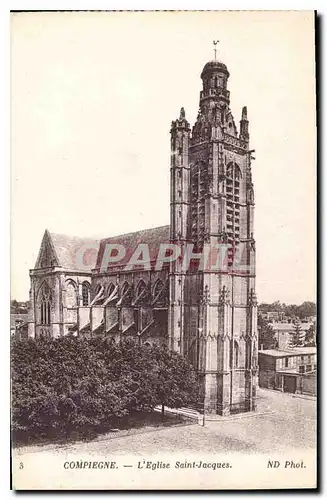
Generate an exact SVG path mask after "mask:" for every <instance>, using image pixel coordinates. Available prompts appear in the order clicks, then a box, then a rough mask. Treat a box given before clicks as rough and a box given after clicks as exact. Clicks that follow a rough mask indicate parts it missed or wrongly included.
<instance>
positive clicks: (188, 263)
mask: <svg viewBox="0 0 327 500" xmlns="http://www.w3.org/2000/svg"><path fill="white" fill-rule="evenodd" d="M249 249H250V241H245V242H240V243H238V244H237V245H233V244H227V243H216V244H206V243H205V244H203V245H202V246H201V247H200V248H199V247H198V246H197V245H196V244H194V243H184V242H183V243H181V242H179V243H160V244H159V245H158V247H156V249H155V252H153V249H152V248H151V247H150V246H149V245H148V244H147V243H142V242H140V243H138V244H137V246H136V247H135V248H130V247H125V246H124V245H122V244H121V243H106V244H105V247H104V248H103V253H100V252H99V254H98V261H97V264H96V269H98V270H99V272H101V273H105V272H107V271H108V269H113V268H119V269H120V270H121V271H133V270H146V271H151V270H153V271H161V270H162V269H163V268H167V267H169V268H170V270H171V271H178V272H183V273H187V272H195V271H205V272H220V271H222V272H230V271H234V272H237V273H244V274H248V273H249V272H251V271H253V270H254V261H253V262H252V261H251V253H250V252H249ZM95 250H97V247H96V245H88V244H85V245H83V246H82V247H80V248H79V249H78V251H77V252H76V265H77V267H78V268H79V269H81V270H85V271H90V270H91V269H92V268H93V267H94V264H93V265H92V264H91V262H90V261H91V260H92V259H90V252H94V251H95ZM93 255H94V254H93Z"/></svg>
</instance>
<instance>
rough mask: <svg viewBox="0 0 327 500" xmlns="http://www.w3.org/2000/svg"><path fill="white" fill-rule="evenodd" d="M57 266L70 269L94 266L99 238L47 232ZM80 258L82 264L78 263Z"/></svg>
mask: <svg viewBox="0 0 327 500" xmlns="http://www.w3.org/2000/svg"><path fill="white" fill-rule="evenodd" d="M49 235H50V238H51V242H52V244H53V247H54V250H55V253H56V256H57V258H58V262H59V266H62V267H63V268H65V269H71V270H84V271H86V270H87V269H85V268H84V266H86V267H87V268H88V269H89V270H91V269H93V268H94V267H95V263H96V260H97V254H98V249H99V243H100V241H99V240H95V239H92V238H80V237H77V236H67V235H65V234H57V233H52V232H51V233H49ZM81 259H83V260H82V263H83V266H81V265H80V262H81Z"/></svg>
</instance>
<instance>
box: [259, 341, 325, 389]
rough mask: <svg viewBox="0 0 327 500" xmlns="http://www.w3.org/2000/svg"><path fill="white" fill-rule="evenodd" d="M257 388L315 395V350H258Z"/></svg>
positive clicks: (299, 348) (297, 348)
mask: <svg viewBox="0 0 327 500" xmlns="http://www.w3.org/2000/svg"><path fill="white" fill-rule="evenodd" d="M258 354H259V359H258V361H259V386H260V387H265V388H267V389H275V390H278V391H283V392H290V393H300V394H312V395H315V394H316V371H317V348H316V347H293V348H289V349H263V350H259V353H258Z"/></svg>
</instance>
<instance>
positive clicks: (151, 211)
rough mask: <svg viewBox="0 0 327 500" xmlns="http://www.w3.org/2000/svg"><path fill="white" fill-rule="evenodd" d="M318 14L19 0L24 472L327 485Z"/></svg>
mask: <svg viewBox="0 0 327 500" xmlns="http://www.w3.org/2000/svg"><path fill="white" fill-rule="evenodd" d="M315 30H316V18H315V13H314V12H313V11H269V12H268V11H210V12H207V11H163V12H161V11H151V12H150V11H135V12H134V11H116V12H114V11H93V12H92V11H79V12H74V11H48V12H46V11H44V12H43V11H38V12H36V11H34V12H12V13H11V190H12V203H11V207H12V209H11V269H12V271H11V306H10V307H11V311H10V313H11V325H10V327H11V328H10V329H11V331H10V337H11V425H12V429H11V436H12V487H13V489H15V490H181V489H184V490H216V491H221V490H257V489H261V490H265V489H269V490H272V489H299V488H306V489H315V488H316V487H317V456H316V444H317V434H316V424H317V420H316V418H317V417H316V400H317V388H316V378H317V346H316V315H317V310H316V260H315V259H316V154H317V152H316V136H317V132H316V93H315V85H316V84H315V71H316V70H315V64H316V63H315Z"/></svg>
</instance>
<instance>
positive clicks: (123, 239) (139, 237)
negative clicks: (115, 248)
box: [96, 226, 170, 270]
mask: <svg viewBox="0 0 327 500" xmlns="http://www.w3.org/2000/svg"><path fill="white" fill-rule="evenodd" d="M169 232H170V226H160V227H154V228H150V229H143V230H141V231H136V232H134V233H127V234H122V235H119V236H111V237H110V238H105V239H103V240H101V242H100V248H99V253H98V258H97V263H96V269H98V270H100V268H101V264H102V261H103V256H104V252H105V248H106V244H108V243H109V244H120V245H122V246H123V247H124V249H125V251H126V253H125V256H124V257H122V259H121V260H119V261H118V262H117V263H110V264H109V266H108V267H110V268H114V267H117V266H121V265H126V264H127V262H128V261H129V260H130V258H131V256H132V255H133V253H134V251H135V250H136V248H137V246H138V245H139V244H140V243H144V244H146V245H148V248H149V255H150V261H151V262H153V261H156V258H157V254H158V250H159V246H160V244H161V243H169V237H170V234H169Z"/></svg>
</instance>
